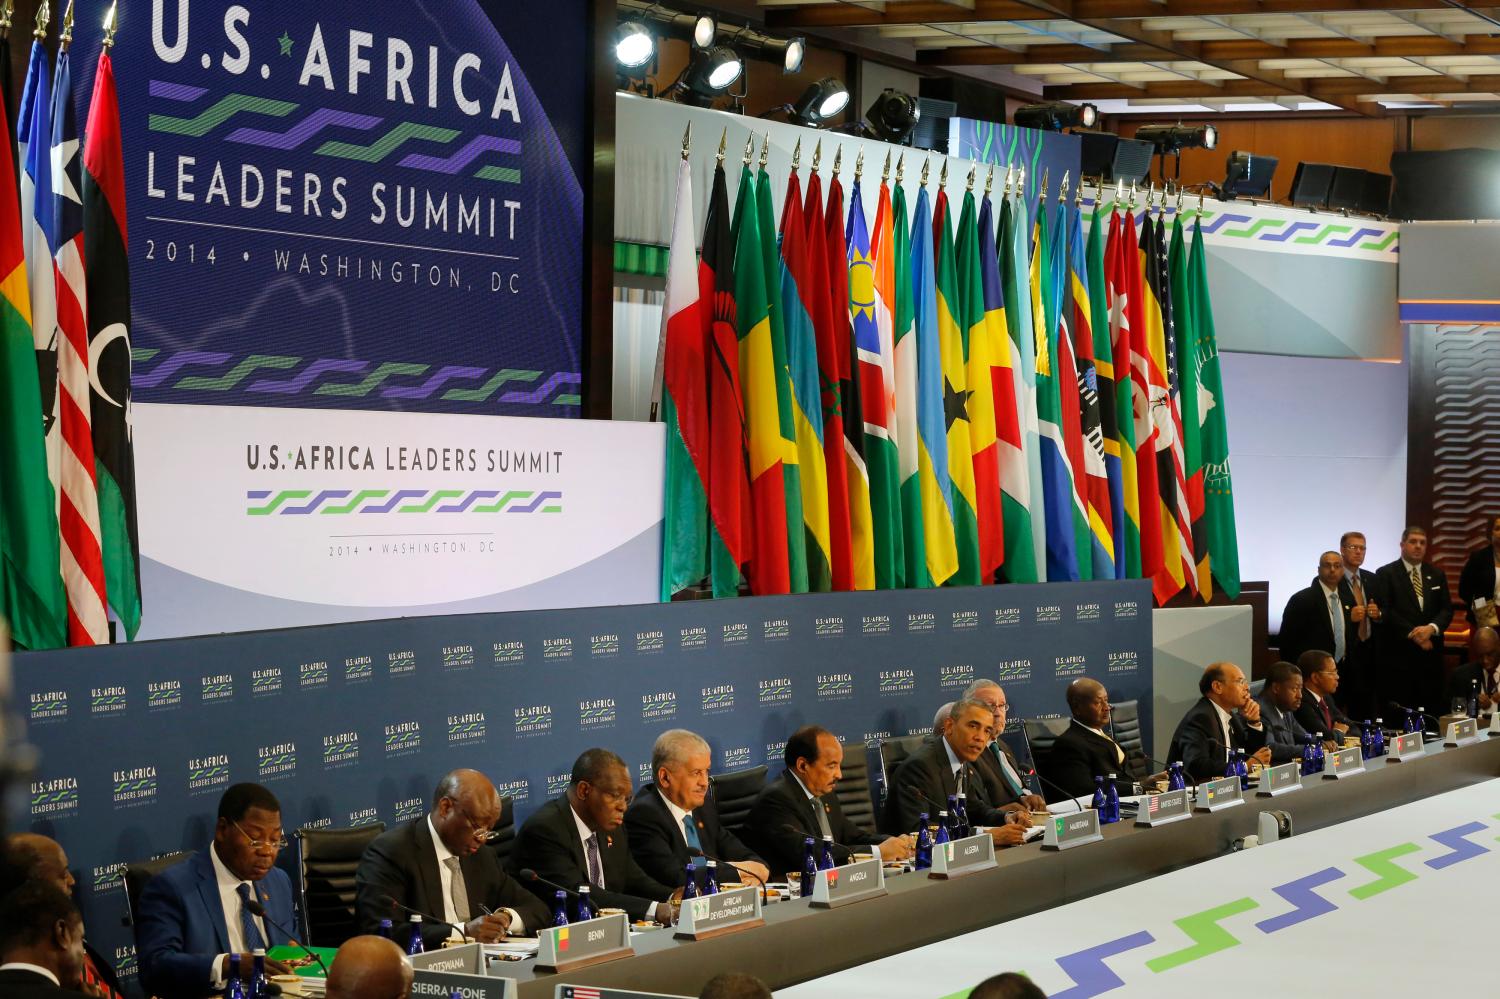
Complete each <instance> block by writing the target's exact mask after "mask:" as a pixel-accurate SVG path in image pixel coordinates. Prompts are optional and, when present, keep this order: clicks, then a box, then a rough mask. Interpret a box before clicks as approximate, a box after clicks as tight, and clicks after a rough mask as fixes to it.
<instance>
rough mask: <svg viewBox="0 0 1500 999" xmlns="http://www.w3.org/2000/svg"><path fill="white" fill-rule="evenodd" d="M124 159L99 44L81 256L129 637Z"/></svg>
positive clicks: (132, 578)
mask: <svg viewBox="0 0 1500 999" xmlns="http://www.w3.org/2000/svg"><path fill="white" fill-rule="evenodd" d="M126 245H127V242H126V230H125V165H124V158H123V156H122V153H121V147H120V107H119V102H118V101H117V100H116V98H115V74H114V67H113V66H112V65H111V63H110V59H109V50H108V49H107V48H106V49H105V50H104V51H103V52H102V53H101V54H100V56H99V68H98V70H97V71H96V72H95V74H94V95H93V99H92V101H91V102H90V104H89V118H88V127H87V133H86V138H85V143H84V147H83V258H84V260H85V261H87V274H86V278H85V280H86V288H87V294H88V303H89V308H88V332H89V362H90V364H89V366H90V368H92V369H94V370H96V371H97V372H98V378H97V379H95V381H94V382H93V385H92V387H91V389H90V392H89V407H90V413H91V414H92V418H93V428H92V429H93V438H94V476H95V478H96V480H97V481H98V489H99V531H100V543H101V548H102V552H103V556H104V579H105V585H106V590H107V594H108V600H109V606H110V607H111V608H112V609H113V610H114V612H115V616H116V617H118V618H119V619H120V622H121V624H123V625H124V626H125V634H126V635H127V636H128V637H130V638H132V639H133V638H135V635H136V632H137V631H138V630H139V629H140V626H141V570H140V550H141V546H140V534H139V532H138V531H137V528H136V513H135V509H136V508H135V451H134V444H133V442H132V440H131V427H130V270H129V264H128V256H127V253H126Z"/></svg>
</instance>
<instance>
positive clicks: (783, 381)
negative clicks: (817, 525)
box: [755, 166, 807, 593]
mask: <svg viewBox="0 0 1500 999" xmlns="http://www.w3.org/2000/svg"><path fill="white" fill-rule="evenodd" d="M773 198H774V196H773V195H772V194H771V178H770V177H769V176H768V175H767V174H766V168H765V167H764V166H762V167H761V168H760V171H759V173H758V174H757V175H756V178H755V201H756V208H757V210H758V212H759V214H758V217H757V221H758V222H759V228H760V247H761V256H762V257H763V258H764V260H765V265H764V271H763V276H764V277H765V279H766V303H767V306H768V308H769V311H770V317H771V359H772V360H771V365H772V372H773V376H774V378H775V382H776V424H777V436H778V437H779V438H780V440H779V441H778V442H777V444H778V446H779V448H780V451H781V476H782V480H781V481H782V486H783V488H785V490H786V498H785V505H786V510H785V520H786V528H785V529H786V547H787V579H788V585H789V586H790V587H791V592H793V593H806V592H807V537H806V535H804V534H803V532H802V531H801V530H800V526H801V524H802V475H801V468H800V466H799V465H798V454H797V424H796V420H795V418H794V417H793V415H792V380H791V374H790V368H789V366H788V363H787V346H786V326H785V323H784V322H783V317H782V310H781V253H780V251H779V250H778V248H777V239H776V204H775V201H774V200H773Z"/></svg>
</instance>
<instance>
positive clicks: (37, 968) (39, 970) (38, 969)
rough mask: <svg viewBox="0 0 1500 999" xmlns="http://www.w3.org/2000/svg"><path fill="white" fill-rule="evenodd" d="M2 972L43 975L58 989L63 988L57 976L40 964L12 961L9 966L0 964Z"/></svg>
mask: <svg viewBox="0 0 1500 999" xmlns="http://www.w3.org/2000/svg"><path fill="white" fill-rule="evenodd" d="M0 971H29V972H31V973H32V974H33V975H41V976H42V977H43V978H46V979H48V980H49V981H51V982H52V984H53V985H56V986H57V987H58V988H62V982H59V981H58V980H57V976H56V975H54V974H53V973H52V972H51V971H49V970H48V969H46V968H43V967H42V966H41V965H39V964H27V963H26V962H24V961H11V962H10V963H8V964H0Z"/></svg>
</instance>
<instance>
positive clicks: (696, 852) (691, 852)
mask: <svg viewBox="0 0 1500 999" xmlns="http://www.w3.org/2000/svg"><path fill="white" fill-rule="evenodd" d="M688 856H689V857H692V858H693V859H694V860H697V859H698V858H700V857H701V858H702V859H704V860H712V859H713V858H711V857H710V856H709V855H708V854H706V853H704V852H703V849H702V848H701V847H695V846H690V847H688ZM714 863H715V864H716V865H717V864H718V863H719V862H718V861H714ZM723 863H725V864H728V865H729V866H730V867H734V864H733V862H731V861H728V860H726V861H723ZM693 866H694V867H697V866H698V865H697V864H696V863H695V864H694V865H693ZM734 872H735V873H736V874H748V875H750V876H751V877H752V878H754V879H755V882H756V884H758V885H760V904H761V905H769V904H770V902H769V901H768V900H767V898H766V881H765V878H762V877H761V876H760V875H758V874H756V873H755V872H754V871H747V870H745V869H744V868H742V867H735V868H734ZM521 873H522V875H524V874H525V873H526V872H525V871H522V872H521Z"/></svg>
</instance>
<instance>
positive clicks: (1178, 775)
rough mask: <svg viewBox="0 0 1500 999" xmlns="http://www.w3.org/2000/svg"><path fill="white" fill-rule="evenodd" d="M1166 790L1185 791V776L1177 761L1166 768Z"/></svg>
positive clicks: (1179, 762) (1179, 761)
mask: <svg viewBox="0 0 1500 999" xmlns="http://www.w3.org/2000/svg"><path fill="white" fill-rule="evenodd" d="M1167 790H1168V791H1186V790H1187V774H1186V773H1184V772H1183V769H1182V761H1181V760H1178V761H1177V762H1176V763H1173V764H1172V765H1171V766H1170V767H1168V768H1167Z"/></svg>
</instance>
